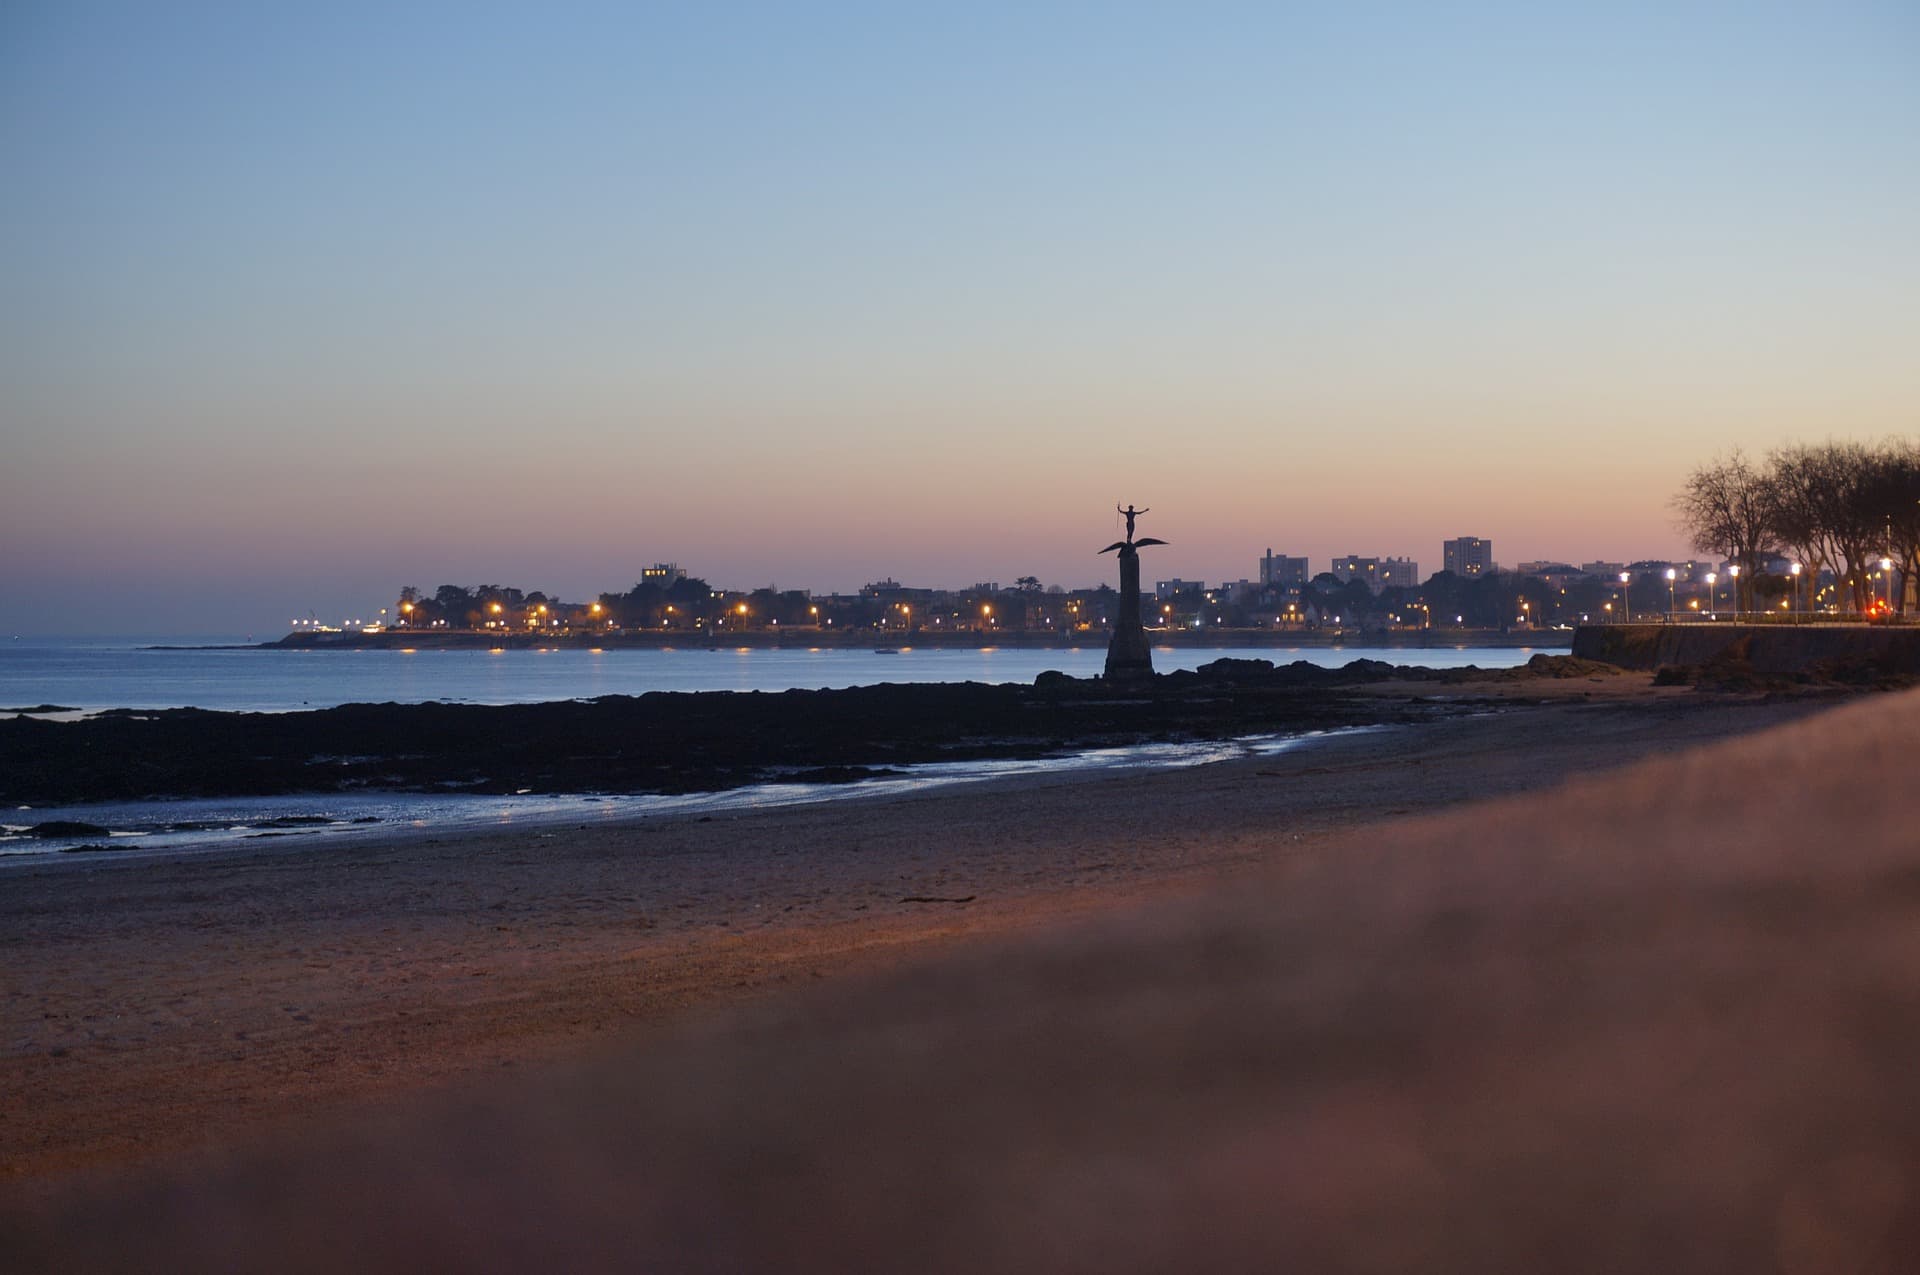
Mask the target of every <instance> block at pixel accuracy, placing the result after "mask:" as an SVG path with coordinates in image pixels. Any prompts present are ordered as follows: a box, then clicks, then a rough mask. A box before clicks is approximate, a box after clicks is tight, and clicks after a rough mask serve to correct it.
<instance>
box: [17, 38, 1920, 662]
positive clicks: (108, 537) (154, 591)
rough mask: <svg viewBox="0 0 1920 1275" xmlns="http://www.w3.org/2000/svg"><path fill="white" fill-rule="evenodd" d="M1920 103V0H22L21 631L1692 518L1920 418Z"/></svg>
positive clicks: (1181, 559) (1168, 562) (1251, 555)
mask: <svg viewBox="0 0 1920 1275" xmlns="http://www.w3.org/2000/svg"><path fill="white" fill-rule="evenodd" d="M1917 161H1920V11H1917V10H1915V9H1914V8H1913V7H1912V6H1910V5H1892V4H1880V5H1872V4H1855V5H1848V4H1834V5H1818V6H1815V5H1794V6H1769V5H1763V4H1762V5H1752V4H1750V5H1686V4H1679V5H1646V6H1635V5H1606V6H1582V7H1575V6H1557V5H1517V4H1516V5H1504V4H1503V5H1462V6H1436V5H1425V4H1374V5H1365V4H1356V5H1340V6H1315V7H1299V8H1288V7H1285V6H1279V5H1271V4H1269V5H1180V6H1172V5H1163V6H1146V5H1138V6H1133V5H1117V4H1102V5H1017V6H996V5H986V4H971V5H965V6H960V5H954V6H902V5H884V6H883V5H870V6H856V5H779V6H751V5H734V6H725V7H721V6H710V5H684V6H641V5H605V6H593V5H551V6H533V5H520V6H485V5H428V4H420V5H407V6H384V5H382V6H374V5H364V6H363V5H353V4H340V5H328V6H304V5H290V4H289V5H277V4H247V5H238V4H236V5H197V4H178V5H165V6H160V5H136V4H124V5H118V4H86V3H61V4H38V3H32V2H27V3H18V2H17V3H14V4H12V5H10V6H8V7H7V8H6V9H5V11H4V12H3V13H0V164H4V168H0V171H4V172H6V173H8V174H9V175H10V177H9V181H8V183H7V184H8V187H9V188H10V192H11V193H10V195H9V197H8V198H7V199H6V200H5V201H0V270H3V271H4V277H5V279H6V280H7V286H6V287H5V289H4V290H0V413H4V416H3V418H0V425H3V427H4V438H5V450H6V463H5V465H4V467H0V628H11V629H14V630H16V631H47V630H49V629H52V630H56V631H57V630H61V629H75V628H78V629H102V628H107V629H111V628H114V627H117V626H119V624H120V618H119V614H118V612H119V609H120V607H122V606H123V605H124V600H125V599H127V598H129V597H137V598H138V599H139V600H140V605H141V607H142V613H143V615H144V616H145V617H146V618H147V620H148V623H147V624H146V625H145V626H143V627H148V628H153V627H160V628H168V629H178V630H181V631H191V630H194V629H198V628H213V629H221V630H229V629H243V630H254V629H262V628H270V627H272V626H273V625H275V624H278V623H281V622H283V621H284V618H285V616H286V615H290V614H304V613H305V612H306V611H307V610H308V609H309V608H310V607H311V608H314V609H317V610H319V611H320V612H321V613H322V614H323V615H327V614H333V613H335V612H339V613H345V612H346V611H348V610H353V611H361V610H365V609H366V606H367V604H368V603H370V602H371V603H375V604H377V602H378V601H382V600H386V599H387V598H389V597H390V595H391V593H392V591H393V590H394V589H396V588H397V587H398V586H399V585H401V584H406V583H414V584H419V585H423V586H429V587H430V586H431V585H433V584H437V583H439V582H441V581H443V580H461V581H467V582H472V581H475V580H479V579H482V578H485V579H488V580H502V581H505V582H512V583H521V584H524V585H526V586H528V587H535V586H537V587H545V588H549V589H559V590H561V591H562V592H566V593H569V594H575V595H577V594H584V593H586V592H589V591H594V590H598V589H601V588H617V587H623V586H624V585H626V584H628V583H631V581H632V580H633V579H634V578H635V577H636V576H637V573H638V571H639V569H640V567H641V566H643V565H645V563H646V562H650V561H653V560H654V559H656V558H668V559H675V560H678V561H680V562H682V563H683V564H686V565H688V566H690V567H692V568H693V569H695V570H697V571H699V572H701V573H702V574H705V575H707V576H708V577H709V578H711V579H714V580H715V581H716V582H724V583H728V584H733V585H737V586H755V585H761V584H767V583H778V584H780V585H781V586H782V587H812V588H815V589H818V590H831V589H848V588H854V587H857V586H858V585H859V584H861V583H862V582H864V581H865V580H868V579H872V578H876V577H878V576H881V575H885V574H892V575H895V576H897V577H899V578H902V579H909V580H912V581H913V582H916V583H927V584H966V583H969V582H971V581H973V580H976V579H988V578H996V579H1010V578H1012V577H1013V576H1015V575H1023V574H1029V573H1035V574H1039V575H1041V576H1042V577H1043V578H1045V579H1047V580H1049V581H1054V580H1058V581H1060V582H1062V583H1067V584H1079V583H1087V582H1091V581H1093V580H1095V579H1097V578H1099V572H1100V569H1101V563H1100V562H1099V561H1097V560H1095V559H1093V558H1092V557H1091V556H1090V552H1091V550H1092V549H1093V548H1097V547H1098V546H1099V545H1101V544H1103V543H1106V541H1107V540H1108V539H1110V537H1109V536H1108V535H1107V532H1108V531H1109V530H1110V529H1111V528H1110V526H1109V524H1110V522H1111V520H1112V518H1111V514H1110V513H1108V512H1106V511H1107V510H1109V509H1110V508H1111V505H1112V503H1113V502H1114V500H1115V499H1116V498H1119V499H1122V500H1132V501H1136V502H1138V503H1141V504H1150V505H1152V506H1153V507H1154V509H1155V517H1156V518H1157V519H1158V518H1164V519H1165V522H1164V523H1160V524H1159V525H1156V527H1155V528H1154V531H1155V533H1156V534H1160V535H1164V536H1165V537H1166V538H1168V539H1170V540H1173V541H1174V548H1172V549H1170V550H1168V551H1165V553H1166V555H1167V556H1166V557H1165V559H1164V561H1163V562H1162V563H1161V564H1160V566H1161V567H1163V568H1164V571H1165V573H1166V574H1168V575H1181V576H1186V577H1189V578H1193V577H1204V578H1207V579H1218V578H1222V577H1239V576H1243V575H1250V574H1252V573H1253V569H1254V559H1255V558H1257V556H1258V554H1259V553H1260V552H1261V551H1263V550H1264V549H1265V548H1266V547H1267V546H1269V545H1272V546H1273V547H1275V548H1276V549H1279V550H1281V551H1284V552H1294V553H1307V554H1309V555H1310V556H1312V557H1313V558H1315V559H1321V558H1326V557H1330V556H1332V555H1333V554H1336V553H1347V552H1358V553H1382V554H1387V553H1391V554H1410V555H1412V556H1414V557H1416V558H1418V559H1419V560H1420V561H1421V562H1422V563H1423V564H1428V565H1429V566H1430V567H1431V566H1437V565H1438V550H1439V541H1440V540H1441V539H1442V538H1445V537H1448V536H1452V535H1457V534H1462V533H1468V534H1480V535H1488V536H1491V537H1492V538H1493V539H1494V540H1495V542H1496V545H1497V547H1498V550H1499V556H1500V557H1501V558H1502V559H1503V560H1505V561H1509V562H1512V561H1518V560H1520V559H1522V558H1532V557H1549V556H1557V557H1574V556H1577V557H1591V556H1601V555H1604V556H1609V557H1629V556H1642V555H1654V554H1665V553H1677V552H1679V551H1680V550H1681V548H1682V546H1681V545H1680V544H1679V543H1678V541H1677V538H1676V537H1675V535H1674V533H1673V531H1672V529H1671V526H1670V524H1669V520H1668V517H1667V514H1666V510H1665V504H1666V500H1667V498H1668V496H1669V495H1670V494H1671V492H1672V490H1673V489H1674V487H1675V486H1676V484H1677V481H1678V478H1679V476H1680V475H1682V474H1683V473H1684V471H1685V469H1686V468H1687V467H1688V466H1689V465H1691V464H1693V463H1696V462H1697V461H1699V460H1701V459H1704V458H1706V457H1707V456H1709V455H1711V454H1713V453H1714V452H1717V451H1720V450H1722V449H1724V448H1726V447H1728V446H1731V445H1735V444H1740V445H1744V446H1746V447H1747V448H1748V449H1749V450H1755V451H1764V450H1765V448H1766V447H1768V446H1771V445H1775V444H1778V443H1780V442H1783V441H1785V440H1787V439H1791V438H1820V437H1826V436H1828V435H1839V436H1849V437H1853V436H1859V437H1871V436H1877V435H1882V434H1886V433H1890V432H1903V433H1914V432H1916V431H1920V358H1915V356H1914V352H1915V350H1916V349H1920V340H1916V338H1920V247H1917V245H1920V237H1917V236H1915V234H1914V233H1913V229H1912V228H1913V227H1914V226H1915V225H1920V162H1917ZM108 599H119V600H120V601H108ZM53 617H58V618H57V619H55V618H53Z"/></svg>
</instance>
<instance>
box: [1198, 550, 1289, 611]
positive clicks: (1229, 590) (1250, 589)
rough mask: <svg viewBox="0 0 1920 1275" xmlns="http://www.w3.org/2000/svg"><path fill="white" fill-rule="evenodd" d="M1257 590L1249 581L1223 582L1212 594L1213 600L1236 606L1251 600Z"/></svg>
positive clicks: (1258, 588) (1257, 587)
mask: <svg viewBox="0 0 1920 1275" xmlns="http://www.w3.org/2000/svg"><path fill="white" fill-rule="evenodd" d="M1303 561H1304V560H1303ZM1259 590H1260V586H1259V585H1257V584H1255V583H1254V582H1253V581H1251V580H1223V581H1221V582H1220V586H1219V587H1218V588H1217V589H1215V590H1214V591H1213V594H1214V599H1215V600H1224V601H1226V602H1228V603H1230V604H1233V605H1236V606H1237V605H1239V604H1240V603H1242V602H1245V601H1246V600H1247V599H1249V598H1251V597H1252V596H1253V595H1254V594H1255V593H1257V592H1259Z"/></svg>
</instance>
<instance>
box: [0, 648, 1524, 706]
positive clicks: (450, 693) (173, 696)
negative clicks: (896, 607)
mask: <svg viewBox="0 0 1920 1275" xmlns="http://www.w3.org/2000/svg"><path fill="white" fill-rule="evenodd" d="M243 640H244V639H241V638H219V637H209V638H166V639H137V638H115V639H87V640H54V639H46V638H39V639H34V638H19V639H7V638H0V709H7V708H20V707H27V706H31V705H36V704H62V705H67V706H70V707H73V708H78V709H86V710H96V709H103V708H210V709H237V710H250V711H260V712H285V711H289V710H295V709H301V708H329V707H332V706H333V705H336V704H353V703H388V702H392V703H403V704H410V703H420V702H423V701H427V700H447V701H451V702H455V703H468V704H525V703H538V702H541V701H547V700H562V699H588V698H592V697H594V696H599V695H640V694H644V693H645V692H647V691H784V690H791V689H793V688H795V687H804V688H816V687H839V686H868V685H872V684H874V683H877V682H1031V681H1032V680H1033V679H1034V677H1035V676H1036V675H1037V674H1039V673H1041V672H1043V671H1045V670H1047V669H1058V670H1059V671H1061V672H1063V673H1070V674H1072V675H1073V676H1075V677H1093V676H1096V675H1098V674H1099V672H1100V668H1101V665H1102V663H1103V662H1104V661H1105V659H1106V651H1105V648H1104V646H1101V645H1088V646H1083V647H1078V648H1071V649H1058V650H1031V649H1026V648H1014V647H995V648H988V649H985V650H951V649H935V648H931V647H918V648H914V647H908V648H905V649H903V650H901V651H900V652H899V653H898V654H895V655H880V654H877V653H875V652H873V651H864V650H810V651H809V650H785V651H769V650H752V649H747V648H739V649H733V648H727V649H721V650H708V649H706V648H704V647H689V648H687V649H684V650H681V649H675V650H664V651H654V650H605V651H589V650H575V649H567V650H557V649H556V650H533V651H498V652H495V651H484V650H480V651H444V650H421V651H397V650H385V651H279V650H164V651H161V650H151V649H147V648H148V647H149V646H151V645H152V643H153V642H156V641H165V642H168V643H173V644H176V645H182V646H185V645H192V644H199V643H209V644H210V643H216V642H223V641H229V642H238V641H243ZM1533 653H1534V651H1533V648H1529V647H1517V648H1489V647H1431V648H1426V649H1418V650H1416V649H1398V648H1396V649H1381V648H1377V647H1362V646H1348V647H1340V648H1329V647H1300V648H1287V647H1260V648H1257V649H1252V648H1249V649H1213V650H1198V649H1193V648H1180V649H1175V648H1172V647H1158V648H1156V649H1155V650H1154V654H1153V661H1154V667H1155V668H1157V669H1159V670H1160V671H1161V672H1170V671H1172V670H1174V669H1190V668H1195V667H1198V666H1199V665H1201V664H1205V663H1208V662H1209V661H1212V660H1217V659H1220V658H1221V657H1222V656H1236V657H1239V658H1243V659H1264V660H1272V661H1274V662H1275V663H1279V664H1286V663H1291V662H1292V661H1294V660H1306V661H1308V662H1309V663H1313V664H1322V665H1327V666H1329V667H1335V668H1337V667H1339V666H1340V665H1343V664H1346V663H1349V662H1350V661H1353V660H1358V659H1375V660H1385V661H1386V662H1388V663H1390V664H1421V665H1426V666H1428V667H1431V668H1457V667H1460V666H1462V665H1466V664H1477V665H1479V666H1480V667H1482V668H1506V667H1509V666H1511V665H1515V664H1524V663H1525V662H1526V661H1527V659H1528V658H1529V657H1530V656H1532V655H1533Z"/></svg>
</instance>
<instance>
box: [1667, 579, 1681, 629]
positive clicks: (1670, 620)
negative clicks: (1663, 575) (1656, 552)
mask: <svg viewBox="0 0 1920 1275" xmlns="http://www.w3.org/2000/svg"><path fill="white" fill-rule="evenodd" d="M1679 576H1680V573H1679V572H1678V571H1675V570H1674V569H1673V568H1672V567H1668V568H1667V623H1668V624H1672V623H1673V613H1674V610H1675V606H1674V601H1673V582H1674V581H1675V580H1677V579H1678V578H1679Z"/></svg>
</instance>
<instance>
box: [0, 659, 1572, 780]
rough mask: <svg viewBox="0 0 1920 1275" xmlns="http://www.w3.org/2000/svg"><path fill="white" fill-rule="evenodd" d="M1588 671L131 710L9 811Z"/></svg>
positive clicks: (707, 761) (1125, 731)
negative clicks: (270, 709)
mask: <svg viewBox="0 0 1920 1275" xmlns="http://www.w3.org/2000/svg"><path fill="white" fill-rule="evenodd" d="M1575 663H1576V662H1574V661H1571V660H1570V658H1569V657H1566V656H1545V655H1541V656H1536V657H1535V658H1534V660H1533V661H1532V663H1531V664H1529V665H1527V666H1524V667H1522V668H1520V669H1515V670H1505V671H1502V672H1500V673H1489V672H1487V671H1485V670H1480V669H1471V668H1469V669H1449V670H1435V669H1428V668H1417V667H1405V666H1395V665H1390V664H1385V663H1381V662H1379V661H1371V660H1357V661H1354V662H1353V663H1351V664H1348V665H1347V666H1345V667H1344V668H1340V669H1328V668H1324V667H1320V666H1318V665H1313V664H1309V663H1307V662H1305V661H1297V662H1295V663H1293V664H1289V665H1285V666H1279V667H1276V666H1275V665H1273V664H1272V663H1270V662H1269V661H1265V660H1217V661H1215V662H1214V663H1213V664H1210V665H1207V666H1205V667H1204V668H1202V669H1200V670H1198V671H1195V672H1191V673H1188V672H1180V673H1170V674H1166V675H1164V676H1161V677H1157V678H1155V679H1153V680H1152V682H1151V683H1150V684H1147V685H1145V686H1141V687H1137V688H1136V687H1127V688H1119V687H1115V686H1112V685H1110V684H1107V683H1104V682H1102V681H1100V680H1098V679H1075V678H1071V677H1067V676H1066V675H1064V674H1057V673H1055V674H1042V675H1041V676H1040V677H1039V678H1038V679H1037V680H1036V683H1035V684H1034V685H1031V686H1025V685H998V686H993V685H983V684H979V683H921V684H882V685H878V686H866V687H853V688H847V689H839V690H811V691H810V690H793V691H784V692H777V693H774V692H728V691H715V692H697V693H667V692H656V693H652V694H647V695H642V696H638V697H629V696H610V697H606V698H602V699H597V700H590V701H562V702H557V703H547V704H521V705H497V706H480V705H464V704H348V705H344V706H341V707H339V708H331V709H323V710H318V711H313V712H299V713H224V712H208V711H204V710H199V709H169V710H160V711H132V710H116V711H112V712H107V713H101V714H98V715H95V716H93V717H90V718H87V719H84V720H81V721H72V722H50V721H39V720H34V719H32V718H25V717H23V718H16V719H13V720H5V721H0V802H4V803H6V804H8V805H35V806H44V805H59V804H68V803H75V802H85V801H119V800H139V799H145V798H155V797H237V796H271V795H281V794H288V793H308V792H316V793H317V792H327V793H337V792H355V791H388V792H456V793H472V794H503V793H517V792H534V793H548V792H588V793H614V792H620V793H637V792H658V793H672V792H691V791H710V790H717V789H724V788H732V787H738V786H741V785H745V784H753V783H764V782H769V781H774V780H782V779H785V780H796V781H804V782H816V783H819V782H848V781H852V780H857V779H863V778H869V777H871V776H873V775H875V774H883V773H885V771H886V769H887V768H889V767H893V766H901V765H910V764H920V763H927V762H940V761H966V760H980V759H989V758H1013V757H1036V756H1044V755H1048V754H1052V753H1057V752H1061V751H1067V750H1073V749H1083V748H1096V747H1107V746H1116V745H1125V744H1138V743H1148V742H1157V741H1165V740H1186V739H1207V738H1226V737H1231V736H1236V735H1250V734H1262V733H1275V732H1285V731H1306V730H1325V729H1332V728H1337V727H1344V726H1355V725H1369V724H1378V723H1388V722H1406V721H1421V720H1428V719H1430V718H1432V717H1435V716H1440V715H1445V714H1449V713H1458V712H1462V711H1466V710H1467V708H1469V707H1470V706H1471V705H1470V704H1468V703H1465V702H1463V701H1462V700H1461V699H1460V698H1459V697H1458V696H1452V697H1449V699H1448V700H1447V701H1445V702H1434V701H1433V700H1430V699H1428V698H1427V697H1425V696H1421V695H1417V694H1416V695H1409V696H1406V697H1394V698H1382V697H1379V696H1367V695H1364V694H1361V693H1360V690H1359V688H1362V687H1366V686H1369V685H1374V684H1377V683H1380V682H1385V681H1393V682H1409V683H1428V684H1433V685H1434V686H1435V687H1436V688H1439V687H1441V686H1447V685H1456V686H1457V685H1461V684H1464V683H1470V682H1472V681H1475V680H1482V679H1486V678H1489V677H1498V678H1528V677H1542V676H1557V675H1567V671H1568V670H1569V669H1572V667H1573V665H1574V664H1575ZM1593 667H1599V666H1593ZM1580 668H1581V669H1587V668H1588V666H1587V665H1585V664H1584V663H1581V664H1580Z"/></svg>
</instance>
